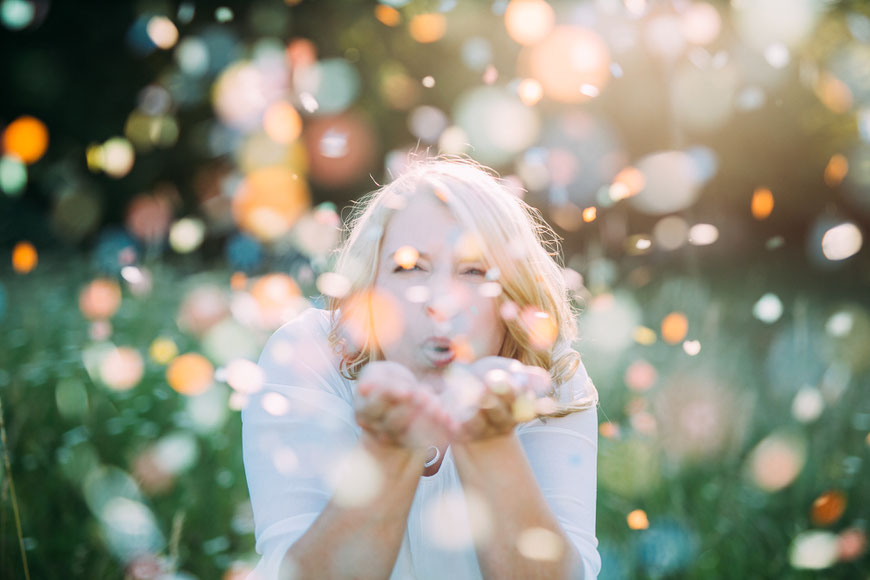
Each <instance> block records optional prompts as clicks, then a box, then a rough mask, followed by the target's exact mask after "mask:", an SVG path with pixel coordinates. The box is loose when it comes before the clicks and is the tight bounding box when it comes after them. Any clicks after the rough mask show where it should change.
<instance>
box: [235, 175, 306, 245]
mask: <svg viewBox="0 0 870 580" xmlns="http://www.w3.org/2000/svg"><path fill="white" fill-rule="evenodd" d="M309 204H310V194H309V192H308V188H307V187H306V185H305V182H304V181H302V180H301V179H299V177H298V175H297V174H296V173H294V172H293V171H292V170H290V169H288V168H286V167H280V166H272V167H265V168H262V169H257V170H255V171H253V172H251V173H250V174H249V175H248V176H247V177H246V178H245V180H244V181H243V182H242V184H241V185H240V187H239V189H238V191H237V192H236V195H235V197H234V198H233V216H234V218H235V220H236V223H237V224H238V225H239V227H240V228H242V229H243V230H245V231H247V232H249V233H251V234H252V235H254V236H255V237H257V238H258V239H261V240H264V241H271V240H274V239H276V238H278V237H280V236H283V235H284V234H286V233H287V232H288V231H289V230H290V228H291V227H292V226H293V224H294V223H295V222H296V220H297V219H298V218H299V216H301V215H302V214H303V213H304V212H305V210H307V209H308V206H309Z"/></svg>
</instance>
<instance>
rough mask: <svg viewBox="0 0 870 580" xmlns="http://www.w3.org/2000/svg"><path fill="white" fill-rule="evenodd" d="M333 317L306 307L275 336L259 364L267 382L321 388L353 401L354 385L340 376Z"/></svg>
mask: <svg viewBox="0 0 870 580" xmlns="http://www.w3.org/2000/svg"><path fill="white" fill-rule="evenodd" d="M332 315H333V313H332V312H331V311H329V310H323V309H320V308H313V307H312V308H307V309H305V310H304V311H302V312H300V313H299V314H298V315H297V316H296V317H294V318H293V319H292V320H290V321H288V322H286V323H285V324H284V325H283V326H281V327H280V328H279V329H278V330H276V331H275V333H274V334H272V336H271V337H270V338H269V340H268V341H267V342H266V345H265V346H264V347H263V352H262V354H261V355H260V360H259V362H258V364H259V366H260V368H261V369H262V371H263V373H264V374H265V380H266V383H269V384H272V385H290V386H302V387H311V388H319V389H321V390H326V391H331V392H332V393H333V394H335V395H338V396H340V397H342V398H344V399H348V400H350V399H352V397H353V394H352V385H351V384H350V382H349V381H348V380H347V379H346V378H344V377H342V376H341V374H340V372H339V370H338V369H339V363H340V359H339V356H338V354H337V353H336V352H335V351H334V350H333V348H332V346H331V345H330V343H329V332H330V329H331V328H332Z"/></svg>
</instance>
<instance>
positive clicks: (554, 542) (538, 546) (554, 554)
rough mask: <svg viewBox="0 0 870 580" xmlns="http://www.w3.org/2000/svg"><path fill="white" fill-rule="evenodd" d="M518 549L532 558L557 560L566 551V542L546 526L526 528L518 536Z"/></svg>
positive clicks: (548, 560) (545, 560) (549, 560)
mask: <svg viewBox="0 0 870 580" xmlns="http://www.w3.org/2000/svg"><path fill="white" fill-rule="evenodd" d="M517 550H518V551H519V553H520V554H522V555H523V556H525V557H526V558H529V559H530V560H540V561H543V562H557V561H559V559H560V558H561V557H562V554H563V553H564V552H565V542H564V540H562V538H561V537H560V536H558V535H557V534H556V533H555V532H552V531H550V530H548V529H546V528H526V529H525V530H523V531H522V532H520V535H519V537H518V538H517Z"/></svg>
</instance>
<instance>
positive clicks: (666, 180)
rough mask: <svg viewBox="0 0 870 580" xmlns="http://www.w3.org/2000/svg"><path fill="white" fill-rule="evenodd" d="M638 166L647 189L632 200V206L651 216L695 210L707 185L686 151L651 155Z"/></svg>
mask: <svg viewBox="0 0 870 580" xmlns="http://www.w3.org/2000/svg"><path fill="white" fill-rule="evenodd" d="M636 167H637V169H638V171H640V172H641V173H643V176H644V186H643V188H642V189H641V190H640V191H639V192H638V193H637V195H634V196H632V197H631V199H630V203H631V204H632V205H633V206H634V207H636V208H637V209H639V210H640V211H642V212H644V213H647V214H651V215H662V214H666V213H672V212H676V211H680V210H684V209H686V208H688V207H691V206H692V205H693V204H694V203H695V201H696V200H697V198H698V195H699V194H700V192H701V186H702V185H703V183H704V180H703V179H702V178H701V176H700V171H699V169H698V166H697V164H696V162H695V160H694V159H693V158H692V157H691V156H690V155H689V154H687V153H685V152H683V151H664V152H660V153H654V154H652V155H647V156H646V157H644V158H642V159H640V160H639V161H638V162H637V164H636ZM629 191H630V189H629Z"/></svg>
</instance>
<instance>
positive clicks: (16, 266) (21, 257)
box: [12, 242, 39, 274]
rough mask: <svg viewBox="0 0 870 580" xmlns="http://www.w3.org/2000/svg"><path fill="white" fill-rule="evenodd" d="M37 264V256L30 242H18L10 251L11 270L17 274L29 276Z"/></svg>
mask: <svg viewBox="0 0 870 580" xmlns="http://www.w3.org/2000/svg"><path fill="white" fill-rule="evenodd" d="M38 263H39V254H37V253H36V248H35V247H34V245H33V244H31V243H30V242H18V243H17V244H15V247H14V248H13V249H12V269H13V270H15V271H16V272H18V273H19V274H29V273H30V272H32V271H33V269H34V268H36V264H38Z"/></svg>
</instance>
